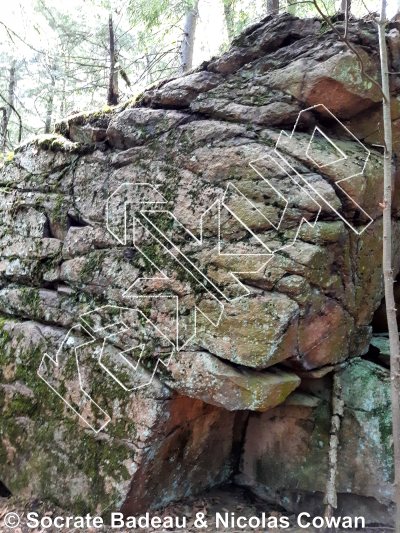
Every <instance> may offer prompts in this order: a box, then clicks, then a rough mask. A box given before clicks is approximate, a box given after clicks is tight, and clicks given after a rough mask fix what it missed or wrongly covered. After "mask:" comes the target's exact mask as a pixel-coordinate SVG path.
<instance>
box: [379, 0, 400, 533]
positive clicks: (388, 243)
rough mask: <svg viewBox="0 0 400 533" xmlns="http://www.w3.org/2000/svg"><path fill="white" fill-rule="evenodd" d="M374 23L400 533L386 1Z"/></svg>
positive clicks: (399, 380)
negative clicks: (382, 147)
mask: <svg viewBox="0 0 400 533" xmlns="http://www.w3.org/2000/svg"><path fill="white" fill-rule="evenodd" d="M381 2H382V3H381V13H380V18H379V21H378V32H379V51H380V62H381V77H382V92H383V95H384V98H383V103H382V106H383V130H384V145H385V154H384V160H383V257H382V260H383V277H384V284H385V301H386V315H387V323H388V330H389V344H390V374H391V376H390V377H391V394H392V424H393V452H394V468H395V476H394V488H395V501H396V532H397V533H400V403H399V402H400V345H399V330H398V326H397V319H396V304H395V298H394V290H393V283H394V280H393V257H392V170H393V169H392V165H393V163H392V159H393V139H392V117H391V109H390V86H389V74H388V72H389V70H388V69H389V66H388V52H387V45H386V31H385V30H386V24H387V16H386V0H381Z"/></svg>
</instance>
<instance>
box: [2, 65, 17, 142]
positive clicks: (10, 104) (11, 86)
mask: <svg viewBox="0 0 400 533" xmlns="http://www.w3.org/2000/svg"><path fill="white" fill-rule="evenodd" d="M16 71H17V61H16V60H15V59H13V60H12V61H11V65H10V75H9V78H8V94H7V106H6V109H5V112H3V118H2V121H1V142H0V151H1V152H5V150H6V146H7V134H8V124H9V122H10V116H11V113H12V110H13V109H14V100H15V87H16V83H17V79H16Z"/></svg>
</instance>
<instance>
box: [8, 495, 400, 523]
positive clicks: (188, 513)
mask: <svg viewBox="0 0 400 533" xmlns="http://www.w3.org/2000/svg"><path fill="white" fill-rule="evenodd" d="M30 511H33V512H37V513H38V514H39V516H40V517H43V516H50V517H54V516H66V515H69V514H70V513H69V512H68V511H64V510H62V509H59V508H57V507H56V506H54V505H49V504H48V503H46V504H45V503H43V502H41V501H39V500H29V501H27V500H21V499H18V498H15V497H11V498H0V532H1V533H12V532H14V533H47V532H49V533H53V532H56V531H63V532H64V533H73V532H78V531H82V532H85V533H95V532H101V533H111V532H114V531H141V532H145V533H150V532H154V531H157V532H159V533H167V532H168V533H171V532H175V531H176V532H185V533H194V532H197V533H198V532H199V531H203V532H207V533H208V532H209V533H217V532H221V533H228V532H229V533H264V532H266V531H269V532H271V533H275V532H276V533H278V532H282V531H287V532H289V533H297V532H304V531H306V532H307V533H317V532H319V533H321V531H322V530H321V529H314V528H308V529H301V528H299V527H298V526H294V527H290V528H286V529H273V528H269V529H248V528H246V529H241V528H240V529H239V528H230V529H224V528H221V527H219V528H217V527H216V525H215V519H214V517H215V513H217V512H219V513H225V512H228V513H230V512H234V513H235V514H236V515H237V516H238V515H242V516H246V517H248V518H249V517H251V516H260V515H261V513H262V512H265V513H266V514H267V516H275V517H277V518H279V517H280V516H282V514H283V513H281V512H280V511H279V510H277V509H273V508H271V507H270V506H268V505H266V504H265V502H263V501H262V500H260V499H258V498H256V497H254V496H253V495H251V494H250V493H249V492H247V491H245V490H243V489H240V488H237V487H229V486H228V487H224V488H221V489H214V490H212V491H210V492H208V493H205V494H203V495H202V496H201V497H197V498H194V499H187V500H185V501H182V502H179V503H176V504H173V505H170V506H168V507H166V508H165V509H163V510H161V511H156V512H154V513H152V515H153V516H160V517H164V516H178V517H182V516H185V517H187V528H186V529H179V530H176V529H162V528H161V529H160V528H158V529H153V528H148V529H129V530H128V529H124V528H121V529H115V528H111V527H107V526H105V527H101V528H89V529H87V528H85V529H82V528H79V529H78V528H77V529H65V528H64V529H61V530H60V529H57V528H55V527H50V528H46V529H43V528H42V529H40V528H39V529H31V528H28V527H27V526H26V525H25V523H24V522H25V520H24V518H25V517H26V514H27V513H28V512H30ZM10 512H12V513H17V514H18V515H19V517H20V519H21V523H20V524H19V525H18V526H17V527H15V528H13V529H11V528H9V527H6V526H5V524H4V520H5V517H6V515H7V513H10ZM198 512H201V513H204V516H205V518H206V520H207V524H208V527H207V528H204V529H200V528H196V527H195V525H194V521H195V518H196V513H198ZM284 516H288V515H287V514H284ZM289 520H290V523H291V524H295V523H296V520H295V516H289ZM336 531H337V532H338V533H344V532H345V531H346V532H348V531H355V530H350V529H344V530H343V531H342V530H336ZM360 531H363V532H364V533H387V532H391V531H393V528H389V527H383V526H382V527H380V526H376V527H372V528H371V527H370V528H366V529H363V530H360Z"/></svg>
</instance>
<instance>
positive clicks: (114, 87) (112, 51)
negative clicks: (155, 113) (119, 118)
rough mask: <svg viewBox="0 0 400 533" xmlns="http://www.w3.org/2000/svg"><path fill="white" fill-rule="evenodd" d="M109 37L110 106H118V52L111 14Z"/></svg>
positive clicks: (108, 100) (108, 96) (108, 98)
mask: <svg viewBox="0 0 400 533" xmlns="http://www.w3.org/2000/svg"><path fill="white" fill-rule="evenodd" d="M108 35H109V57H110V72H109V80H108V95H107V103H108V105H117V104H118V98H119V94H118V68H117V52H116V47H115V34H114V22H113V18H112V15H111V13H110V15H109V17H108Z"/></svg>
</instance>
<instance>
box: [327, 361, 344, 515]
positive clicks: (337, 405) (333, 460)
mask: <svg viewBox="0 0 400 533" xmlns="http://www.w3.org/2000/svg"><path fill="white" fill-rule="evenodd" d="M343 412H344V402H343V398H342V383H341V380H340V374H339V373H338V372H335V373H334V375H333V382H332V417H331V431H330V441H329V457H328V479H327V482H326V489H325V498H324V504H325V517H326V518H331V517H332V516H333V513H334V510H335V509H336V508H337V493H336V478H337V472H338V450H339V433H340V425H341V420H342V417H343Z"/></svg>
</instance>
